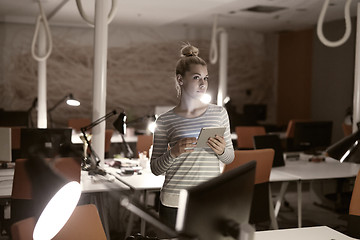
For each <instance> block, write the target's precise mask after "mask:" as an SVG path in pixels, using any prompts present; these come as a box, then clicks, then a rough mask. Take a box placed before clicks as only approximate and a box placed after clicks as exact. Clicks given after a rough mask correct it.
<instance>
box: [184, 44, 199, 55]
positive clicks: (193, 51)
mask: <svg viewBox="0 0 360 240" xmlns="http://www.w3.org/2000/svg"><path fill="white" fill-rule="evenodd" d="M198 55H199V49H198V48H197V47H194V46H191V45H190V44H186V45H185V46H184V47H183V48H182V49H181V56H182V57H197V56H198Z"/></svg>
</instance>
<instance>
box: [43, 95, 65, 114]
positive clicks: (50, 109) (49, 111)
mask: <svg viewBox="0 0 360 240" xmlns="http://www.w3.org/2000/svg"><path fill="white" fill-rule="evenodd" d="M69 95H70V94H68V95H66V96H65V97H63V98H62V99H60V100H59V101H58V102H57V103H56V104H55V105H54V106H53V107H52V108H49V110H48V111H47V112H48V113H51V112H52V111H54V109H55V108H57V106H59V105H60V104H61V103H62V102H63V101H65V99H67V98H68V97H69Z"/></svg>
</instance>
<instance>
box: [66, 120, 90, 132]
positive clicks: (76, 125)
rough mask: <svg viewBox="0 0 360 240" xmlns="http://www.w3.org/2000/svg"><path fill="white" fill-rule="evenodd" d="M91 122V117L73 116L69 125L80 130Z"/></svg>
mask: <svg viewBox="0 0 360 240" xmlns="http://www.w3.org/2000/svg"><path fill="white" fill-rule="evenodd" d="M90 124H91V120H90V119H89V118H71V119H69V120H68V127H71V128H72V129H74V130H75V131H78V132H80V129H81V128H82V127H85V126H87V125H90Z"/></svg>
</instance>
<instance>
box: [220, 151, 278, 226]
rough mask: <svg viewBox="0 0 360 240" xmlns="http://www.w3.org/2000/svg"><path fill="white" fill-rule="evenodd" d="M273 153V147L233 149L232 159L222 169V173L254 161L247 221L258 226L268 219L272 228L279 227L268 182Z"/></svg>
mask: <svg viewBox="0 0 360 240" xmlns="http://www.w3.org/2000/svg"><path fill="white" fill-rule="evenodd" d="M274 155H275V151H274V149H256V150H235V158H234V161H233V162H232V163H230V164H228V165H225V167H224V169H223V173H224V172H227V171H230V170H231V169H234V168H236V167H238V166H241V165H242V164H244V163H247V162H250V161H252V160H255V161H256V172H255V186H254V193H253V200H252V205H251V211H250V219H249V223H251V224H255V226H256V227H257V228H259V227H260V225H259V224H261V223H263V222H266V221H270V223H271V226H272V228H273V229H278V228H279V227H278V224H277V221H276V218H275V212H274V204H273V201H272V197H271V189H270V183H269V178H270V172H271V168H272V164H273V160H274ZM257 230H259V229H257Z"/></svg>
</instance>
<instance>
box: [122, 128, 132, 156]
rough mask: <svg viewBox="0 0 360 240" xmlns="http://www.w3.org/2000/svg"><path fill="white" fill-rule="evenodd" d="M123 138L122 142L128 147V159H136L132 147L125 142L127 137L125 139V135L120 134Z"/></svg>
mask: <svg viewBox="0 0 360 240" xmlns="http://www.w3.org/2000/svg"><path fill="white" fill-rule="evenodd" d="M120 136H121V138H122V141H123V143H124V144H125V146H126V150H127V151H128V156H127V157H128V158H130V159H131V158H133V157H134V152H133V150H131V147H130V146H129V144H128V143H127V142H126V141H125V137H124V134H120Z"/></svg>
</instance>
